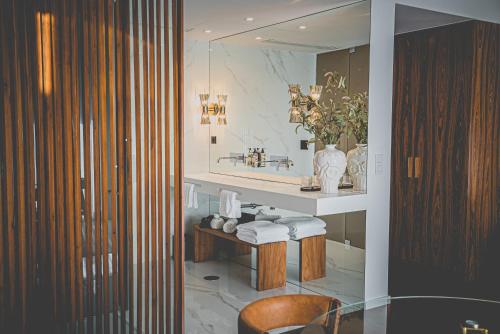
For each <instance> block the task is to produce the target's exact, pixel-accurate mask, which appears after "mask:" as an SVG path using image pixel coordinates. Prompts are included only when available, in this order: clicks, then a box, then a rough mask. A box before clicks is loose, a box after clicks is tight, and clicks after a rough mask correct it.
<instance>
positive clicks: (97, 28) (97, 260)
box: [90, 0, 105, 333]
mask: <svg viewBox="0 0 500 334" xmlns="http://www.w3.org/2000/svg"><path fill="white" fill-rule="evenodd" d="M90 5H91V10H90V13H91V14H90V15H91V20H90V38H91V55H90V61H91V64H92V70H91V71H92V74H91V76H92V79H91V80H92V140H93V156H92V158H93V161H94V166H93V167H94V180H93V181H94V182H93V183H94V188H93V192H92V193H93V195H94V198H93V199H94V212H95V217H94V219H95V221H94V229H95V253H94V254H95V255H94V265H95V267H96V278H95V280H96V290H95V291H96V295H95V310H96V311H95V314H96V332H97V333H102V330H103V327H102V326H103V323H102V320H103V319H102V312H103V300H102V290H103V286H102V270H101V268H102V257H101V254H102V247H101V243H102V238H101V226H102V212H101V197H102V196H101V154H100V152H101V138H100V119H101V118H100V108H101V105H102V102H101V99H103V95H101V92H102V89H101V87H102V85H103V83H102V81H101V80H100V76H99V73H100V72H99V69H100V67H101V66H102V61H101V59H102V52H101V49H102V45H103V44H102V43H99V42H102V39H101V36H102V35H101V32H102V25H103V22H104V21H103V18H102V15H103V13H102V12H100V9H101V7H100V6H99V3H98V0H91V2H90ZM104 89H105V88H104Z"/></svg>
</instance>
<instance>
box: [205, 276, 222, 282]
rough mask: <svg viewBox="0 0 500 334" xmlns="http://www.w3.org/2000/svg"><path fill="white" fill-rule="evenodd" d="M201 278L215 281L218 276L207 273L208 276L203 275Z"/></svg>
mask: <svg viewBox="0 0 500 334" xmlns="http://www.w3.org/2000/svg"><path fill="white" fill-rule="evenodd" d="M203 278H204V279H206V280H207V281H217V280H218V279H219V278H220V277H219V276H212V275H209V276H205V277H203Z"/></svg>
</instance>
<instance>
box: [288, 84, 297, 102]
mask: <svg viewBox="0 0 500 334" xmlns="http://www.w3.org/2000/svg"><path fill="white" fill-rule="evenodd" d="M288 92H289V93H290V97H291V98H292V100H296V99H297V98H298V97H299V95H300V85H298V84H290V85H288Z"/></svg>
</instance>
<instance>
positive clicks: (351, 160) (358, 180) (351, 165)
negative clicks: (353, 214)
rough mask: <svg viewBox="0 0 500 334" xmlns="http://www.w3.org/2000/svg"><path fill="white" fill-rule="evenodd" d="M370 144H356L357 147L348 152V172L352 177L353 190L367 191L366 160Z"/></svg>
mask: <svg viewBox="0 0 500 334" xmlns="http://www.w3.org/2000/svg"><path fill="white" fill-rule="evenodd" d="M367 159H368V145H367V144H356V148H354V149H352V150H350V151H349V152H347V172H349V176H350V177H351V181H352V186H353V190H356V191H366V161H367Z"/></svg>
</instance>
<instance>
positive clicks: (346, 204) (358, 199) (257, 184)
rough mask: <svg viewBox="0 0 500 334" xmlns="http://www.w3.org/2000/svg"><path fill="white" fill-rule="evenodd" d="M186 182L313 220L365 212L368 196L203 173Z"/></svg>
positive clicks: (189, 177) (201, 188) (192, 175)
mask: <svg viewBox="0 0 500 334" xmlns="http://www.w3.org/2000/svg"><path fill="white" fill-rule="evenodd" d="M184 181H185V182H188V183H193V184H196V185H198V187H197V188H196V190H197V191H198V192H201V193H206V194H210V195H214V196H219V190H220V189H225V190H231V191H236V192H238V193H239V194H240V196H238V199H240V200H241V201H244V202H254V203H258V204H262V205H267V206H273V207H276V208H280V209H285V210H291V211H297V212H302V213H305V214H310V215H314V216H325V215H332V214H337V213H345V212H355V211H364V210H366V201H367V196H366V193H361V192H356V191H352V190H340V191H339V193H337V194H322V193H320V192H303V191H300V186H299V185H296V184H289V183H282V182H274V181H266V180H257V179H249V178H245V177H239V176H231V175H223V174H215V173H203V174H190V175H185V176H184Z"/></svg>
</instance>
